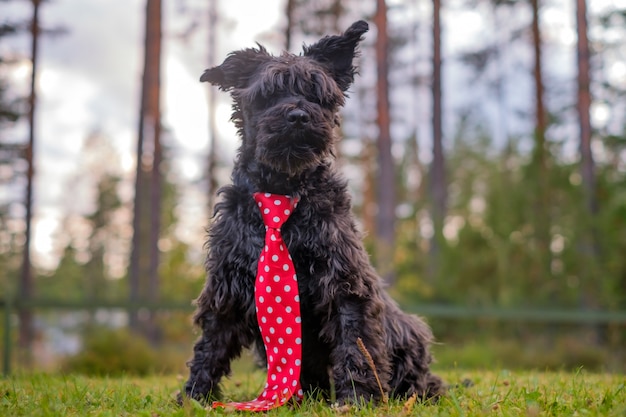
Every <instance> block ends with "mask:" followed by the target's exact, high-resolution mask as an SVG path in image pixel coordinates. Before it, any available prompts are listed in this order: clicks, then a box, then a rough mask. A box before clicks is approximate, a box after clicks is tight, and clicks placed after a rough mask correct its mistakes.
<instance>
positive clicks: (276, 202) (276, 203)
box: [274, 200, 282, 206]
mask: <svg viewBox="0 0 626 417" xmlns="http://www.w3.org/2000/svg"><path fill="white" fill-rule="evenodd" d="M281 203H282V201H280V200H274V204H275V205H277V206H280V205H281Z"/></svg>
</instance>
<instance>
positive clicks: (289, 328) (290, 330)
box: [285, 327, 293, 334]
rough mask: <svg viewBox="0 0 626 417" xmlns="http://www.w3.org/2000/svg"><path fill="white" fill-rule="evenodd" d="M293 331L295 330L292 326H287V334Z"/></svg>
mask: <svg viewBox="0 0 626 417" xmlns="http://www.w3.org/2000/svg"><path fill="white" fill-rule="evenodd" d="M291 332H293V330H292V329H291V327H287V328H286V329H285V333H287V334H291Z"/></svg>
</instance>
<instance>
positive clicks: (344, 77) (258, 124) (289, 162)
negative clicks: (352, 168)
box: [200, 21, 368, 176]
mask: <svg viewBox="0 0 626 417" xmlns="http://www.w3.org/2000/svg"><path fill="white" fill-rule="evenodd" d="M367 30H368V25H367V23H366V22H364V21H358V22H356V23H354V24H353V25H352V26H350V28H348V30H346V31H345V32H344V33H343V34H342V35H338V36H326V37H324V38H322V39H320V40H319V41H318V42H317V43H315V44H313V45H310V46H305V47H304V50H303V53H302V54H301V55H292V54H289V53H283V54H282V55H281V56H278V57H276V56H272V55H270V54H269V53H268V52H267V51H266V50H265V48H263V47H262V46H261V45H258V48H254V49H244V50H241V51H236V52H232V53H230V54H229V55H228V57H227V58H226V60H225V61H224V62H223V63H222V64H221V65H220V66H217V67H214V68H211V69H208V70H206V71H205V72H204V74H203V75H202V77H201V78H200V81H208V82H210V83H211V84H214V85H217V86H219V87H220V88H221V89H222V90H224V91H230V93H231V96H232V98H233V100H234V104H233V109H234V112H233V116H232V119H233V121H234V122H235V124H236V126H237V128H238V129H239V133H240V136H241V137H242V139H243V144H242V147H241V152H242V153H243V154H244V155H243V157H244V158H243V159H244V160H254V161H255V163H259V164H263V165H265V166H268V167H269V168H271V169H272V170H274V171H278V172H280V173H284V174H287V175H289V176H295V175H297V174H298V173H300V172H302V171H303V170H305V169H308V168H311V167H314V166H317V165H318V164H320V163H321V162H322V161H323V160H325V159H326V158H328V157H330V156H332V153H333V148H334V143H333V142H334V134H333V129H334V127H335V126H337V125H338V124H339V116H338V111H339V108H340V107H341V106H342V105H343V104H344V101H345V92H346V90H347V89H348V88H349V87H350V85H351V84H352V82H353V81H354V75H355V72H356V68H355V67H354V66H353V59H354V57H355V55H356V53H357V45H358V43H359V42H360V41H361V40H362V35H363V34H364V33H365V32H367Z"/></svg>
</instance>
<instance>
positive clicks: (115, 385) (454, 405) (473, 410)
mask: <svg viewBox="0 0 626 417" xmlns="http://www.w3.org/2000/svg"><path fill="white" fill-rule="evenodd" d="M441 375H442V376H443V377H444V378H445V379H446V380H447V381H449V382H451V383H456V382H460V381H462V380H463V379H465V378H469V379H470V380H471V381H472V382H473V386H471V387H468V388H455V389H452V390H451V391H450V392H449V394H448V395H447V396H446V397H444V398H443V399H442V400H441V401H440V402H439V403H438V404H435V405H424V404H416V405H414V406H413V407H411V408H410V409H409V410H405V409H403V407H404V403H403V402H401V401H392V402H391V403H390V404H388V405H382V406H379V407H378V408H373V407H371V406H364V407H362V408H360V409H351V410H347V411H346V410H343V412H342V411H338V410H333V409H332V408H330V407H329V406H328V405H326V404H324V403H322V402H320V401H318V400H314V399H310V398H309V399H305V402H304V403H303V405H302V406H301V407H300V408H298V409H289V408H286V407H285V408H279V409H277V410H274V411H271V412H269V413H267V414H268V415H276V416H286V415H290V416H291V415H302V416H305V415H306V416H334V415H360V416H404V415H411V416H485V415H487V416H625V415H626V376H624V375H615V374H594V373H587V372H585V371H579V372H574V373H566V372H510V371H495V372H494V371H459V370H454V371H444V372H441ZM263 382H264V375H263V373H261V372H253V373H252V374H244V375H243V376H239V377H237V376H236V377H234V378H232V379H230V380H228V381H226V384H225V387H224V392H225V395H226V396H227V398H226V399H232V400H245V399H251V398H253V397H254V396H255V395H256V394H257V393H258V391H259V390H260V387H261V386H262V384H263ZM181 383H182V378H181V377H176V376H158V377H146V378H132V377H121V378H88V377H82V376H77V375H67V376H59V375H43V374H36V375H18V376H13V377H10V378H5V379H1V380H0V416H146V417H156V416H204V415H206V414H207V411H206V410H205V409H204V408H203V407H202V406H201V405H200V404H198V403H195V402H189V403H188V404H187V405H185V406H184V407H183V408H180V407H178V406H177V405H176V404H175V403H174V393H175V392H176V390H177V389H178V388H179V387H180V385H181ZM222 414H227V412H225V411H217V412H215V413H214V415H222Z"/></svg>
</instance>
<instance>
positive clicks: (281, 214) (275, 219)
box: [254, 193, 298, 229]
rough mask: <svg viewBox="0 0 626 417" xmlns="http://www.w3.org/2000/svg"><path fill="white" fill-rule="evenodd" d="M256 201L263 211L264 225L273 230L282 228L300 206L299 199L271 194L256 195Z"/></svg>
mask: <svg viewBox="0 0 626 417" xmlns="http://www.w3.org/2000/svg"><path fill="white" fill-rule="evenodd" d="M254 200H255V201H256V202H257V205H258V206H259V210H260V211H261V216H262V217H263V223H264V224H265V225H266V226H267V227H270V228H273V229H278V228H280V227H281V226H282V225H283V223H284V222H285V221H287V219H288V218H289V216H290V215H291V213H292V212H293V210H294V209H295V208H296V206H297V204H298V199H297V198H292V197H290V196H288V195H280V194H270V193H254Z"/></svg>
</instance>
